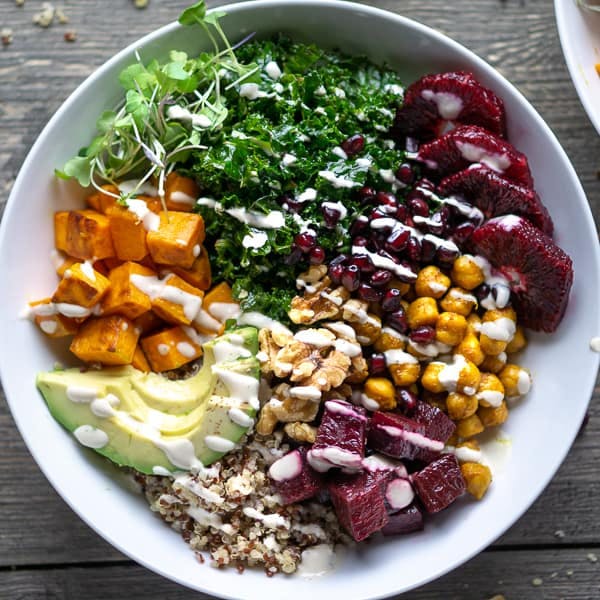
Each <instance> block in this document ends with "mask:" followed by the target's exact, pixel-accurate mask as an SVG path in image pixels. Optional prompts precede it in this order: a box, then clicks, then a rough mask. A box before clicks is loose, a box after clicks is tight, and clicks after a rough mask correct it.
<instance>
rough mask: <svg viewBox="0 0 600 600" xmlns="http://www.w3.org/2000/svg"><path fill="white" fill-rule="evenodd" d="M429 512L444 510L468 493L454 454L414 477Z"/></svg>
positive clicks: (445, 456) (427, 467)
mask: <svg viewBox="0 0 600 600" xmlns="http://www.w3.org/2000/svg"><path fill="white" fill-rule="evenodd" d="M412 482H413V485H414V487H415V490H416V491H417V494H418V495H419V498H420V499H421V502H422V503H423V505H424V506H425V509H426V510H427V512H430V513H436V512H439V511H440V510H443V509H444V508H446V507H447V506H449V505H450V504H452V502H454V501H455V500H456V499H457V498H458V497H460V496H462V495H463V494H464V493H465V491H466V489H467V488H466V484H465V480H464V478H463V476H462V473H461V471H460V466H459V465H458V461H457V460H456V457H455V456H454V454H445V455H444V456H442V457H441V458H438V459H437V460H436V461H434V462H432V463H431V464H429V465H427V466H426V467H425V468H424V469H423V470H422V471H419V472H418V473H415V474H414V475H413V476H412Z"/></svg>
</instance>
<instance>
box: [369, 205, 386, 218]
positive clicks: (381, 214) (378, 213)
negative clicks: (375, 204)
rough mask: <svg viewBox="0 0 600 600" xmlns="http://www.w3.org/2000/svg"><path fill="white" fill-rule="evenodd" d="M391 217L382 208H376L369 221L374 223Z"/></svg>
mask: <svg viewBox="0 0 600 600" xmlns="http://www.w3.org/2000/svg"><path fill="white" fill-rule="evenodd" d="M387 216H389V215H388V214H387V213H386V212H384V211H383V210H382V209H381V208H374V209H373V210H372V211H371V214H370V215H369V219H370V220H371V221H374V220H375V219H384V218H385V217H387Z"/></svg>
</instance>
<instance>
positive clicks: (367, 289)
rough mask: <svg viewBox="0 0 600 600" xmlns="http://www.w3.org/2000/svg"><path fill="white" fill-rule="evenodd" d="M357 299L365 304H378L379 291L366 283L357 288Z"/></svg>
mask: <svg viewBox="0 0 600 600" xmlns="http://www.w3.org/2000/svg"><path fill="white" fill-rule="evenodd" d="M358 297H359V298H360V299H361V300H364V301H365V302H379V300H381V291H380V290H378V289H375V288H374V287H371V286H370V285H369V284H368V283H361V284H360V285H359V286H358Z"/></svg>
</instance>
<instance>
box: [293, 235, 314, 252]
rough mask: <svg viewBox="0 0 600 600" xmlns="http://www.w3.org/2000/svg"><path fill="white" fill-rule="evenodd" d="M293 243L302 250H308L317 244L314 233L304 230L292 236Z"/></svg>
mask: <svg viewBox="0 0 600 600" xmlns="http://www.w3.org/2000/svg"><path fill="white" fill-rule="evenodd" d="M294 243H295V244H296V246H298V248H300V250H302V252H310V251H311V250H312V249H313V248H314V247H315V245H316V244H317V238H316V237H315V235H314V234H312V233H309V232H308V231H305V232H303V233H299V234H298V235H297V236H296V237H295V238H294Z"/></svg>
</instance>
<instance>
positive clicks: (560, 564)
mask: <svg viewBox="0 0 600 600" xmlns="http://www.w3.org/2000/svg"><path fill="white" fill-rule="evenodd" d="M594 557H595V554H594V550H593V549H589V548H583V549H579V550H563V551H557V550H550V551H540V552H532V551H508V552H484V553H482V554H480V555H479V556H477V557H476V558H474V559H473V560H471V561H470V562H468V563H467V564H466V565H465V566H464V567H463V568H462V569H460V570H457V571H454V572H453V573H450V574H449V575H446V576H445V577H442V578H441V579H439V580H438V581H435V582H433V583H430V584H428V585H426V586H424V587H422V588H420V589H418V590H415V591H413V592H408V593H407V594H405V595H402V596H396V598H397V599H398V598H402V600H432V598H443V599H444V600H486V599H488V598H489V599H491V598H492V597H494V596H496V595H498V594H502V595H504V597H505V598H506V600H510V599H513V598H519V599H521V600H558V599H559V598H568V599H569V600H589V599H591V598H597V597H599V595H600V584H599V582H600V563H598V562H592V561H593V559H594ZM198 568H204V569H209V568H210V567H208V566H201V565H199V566H198ZM241 577H242V578H243V575H242V576H241ZM242 583H243V580H240V582H239V584H240V585H241V584H242ZM230 593H231V592H230ZM234 593H235V592H234ZM264 593H265V597H268V581H267V580H265V588H264ZM125 597H128V598H144V599H145V600H164V598H168V599H169V600H209V598H211V597H210V596H207V595H205V594H202V593H198V592H193V591H191V590H188V589H185V588H183V587H181V586H179V585H177V584H175V583H172V582H170V581H167V580H166V579H163V578H161V577H159V576H158V575H155V574H153V573H150V572H149V571H146V570H145V569H143V568H141V567H138V566H137V565H132V564H125V565H122V566H105V567H98V566H93V567H87V568H81V567H73V568H59V569H49V570H45V569H44V570H42V569H40V570H27V569H23V570H18V571H4V572H1V573H0V600H15V599H16V598H19V599H20V600H47V599H49V598H52V600H80V599H82V598H85V600H122V599H123V598H125Z"/></svg>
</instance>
